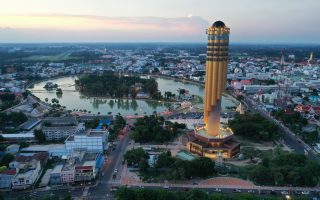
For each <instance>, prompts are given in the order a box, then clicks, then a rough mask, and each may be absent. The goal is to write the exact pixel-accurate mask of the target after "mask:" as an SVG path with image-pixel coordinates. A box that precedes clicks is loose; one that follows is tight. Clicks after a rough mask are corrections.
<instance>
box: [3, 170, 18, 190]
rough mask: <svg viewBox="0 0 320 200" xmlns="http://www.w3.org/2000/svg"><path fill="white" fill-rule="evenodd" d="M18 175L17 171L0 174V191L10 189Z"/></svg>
mask: <svg viewBox="0 0 320 200" xmlns="http://www.w3.org/2000/svg"><path fill="white" fill-rule="evenodd" d="M15 175H16V170H15V169H8V170H5V171H3V172H0V189H5V190H6V189H7V190H8V189H10V188H11V184H12V180H13V178H14V176H15Z"/></svg>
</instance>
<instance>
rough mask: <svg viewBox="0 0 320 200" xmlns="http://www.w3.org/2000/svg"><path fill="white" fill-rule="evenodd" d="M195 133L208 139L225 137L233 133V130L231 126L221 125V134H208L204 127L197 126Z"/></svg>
mask: <svg viewBox="0 0 320 200" xmlns="http://www.w3.org/2000/svg"><path fill="white" fill-rule="evenodd" d="M195 133H196V134H197V135H200V136H203V137H206V138H208V139H224V138H227V137H229V136H231V135H233V132H232V130H231V129H230V128H222V127H220V134H219V135H217V136H211V135H208V133H207V130H206V129H205V128H204V127H197V128H196V129H195Z"/></svg>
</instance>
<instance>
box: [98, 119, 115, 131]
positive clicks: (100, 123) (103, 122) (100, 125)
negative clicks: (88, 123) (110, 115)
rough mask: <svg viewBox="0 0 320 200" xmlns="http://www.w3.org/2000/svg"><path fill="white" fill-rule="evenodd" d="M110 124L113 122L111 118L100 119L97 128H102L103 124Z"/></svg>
mask: <svg viewBox="0 0 320 200" xmlns="http://www.w3.org/2000/svg"><path fill="white" fill-rule="evenodd" d="M110 124H111V120H110V119H104V120H99V125H98V126H97V128H96V129H102V127H103V125H107V126H110Z"/></svg>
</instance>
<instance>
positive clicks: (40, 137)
mask: <svg viewBox="0 0 320 200" xmlns="http://www.w3.org/2000/svg"><path fill="white" fill-rule="evenodd" d="M33 134H34V137H35V138H36V140H38V141H39V142H40V143H44V142H45V141H46V136H45V135H44V133H43V131H42V130H38V129H35V130H34V133H33Z"/></svg>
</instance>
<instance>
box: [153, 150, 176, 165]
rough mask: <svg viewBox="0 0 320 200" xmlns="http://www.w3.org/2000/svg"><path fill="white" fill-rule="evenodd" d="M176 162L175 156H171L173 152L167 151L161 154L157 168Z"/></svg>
mask: <svg viewBox="0 0 320 200" xmlns="http://www.w3.org/2000/svg"><path fill="white" fill-rule="evenodd" d="M173 162H174V158H172V156H171V152H170V151H167V152H164V153H161V154H159V156H158V160H157V163H156V165H155V167H156V168H169V167H171V165H172V164H173Z"/></svg>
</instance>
